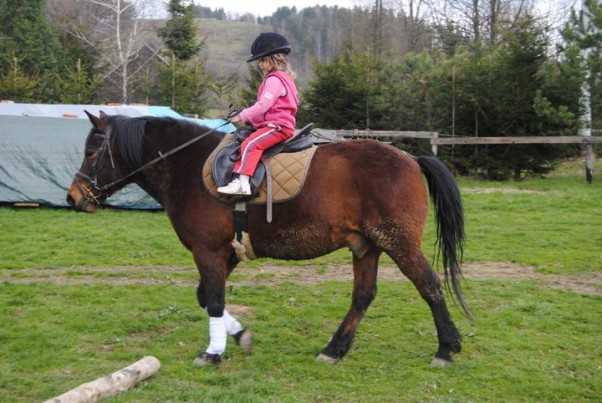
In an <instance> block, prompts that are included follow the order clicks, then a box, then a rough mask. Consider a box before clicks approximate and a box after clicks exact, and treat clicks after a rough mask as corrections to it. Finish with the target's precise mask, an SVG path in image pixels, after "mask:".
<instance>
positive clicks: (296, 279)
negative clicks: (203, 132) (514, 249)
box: [0, 262, 602, 295]
mask: <svg viewBox="0 0 602 403" xmlns="http://www.w3.org/2000/svg"><path fill="white" fill-rule="evenodd" d="M462 270H463V273H464V277H465V278H467V279H473V280H491V279H498V280H523V279H534V280H539V281H541V282H542V284H543V285H544V286H546V287H551V288H557V289H563V290H570V291H574V292H578V293H581V294H587V295H602V272H599V273H588V274H572V275H556V274H543V273H538V272H536V271H535V268H533V267H530V266H523V265H518V264H514V263H508V262H479V263H470V264H465V265H464V266H463V268H462ZM121 272H123V276H120V275H119V274H120V273H121ZM126 276H127V277H126ZM378 278H379V280H381V281H382V280H385V281H407V279H406V278H405V277H404V276H403V275H402V274H401V272H400V271H399V270H398V269H397V267H396V266H392V265H381V266H380V267H379V273H378ZM352 280H353V270H352V267H351V265H330V266H328V267H322V266H311V265H309V266H277V265H271V264H264V265H262V266H261V267H260V268H244V267H241V268H237V269H236V270H234V272H233V274H232V277H231V279H230V280H229V281H228V285H253V284H263V285H274V284H281V283H283V282H291V283H294V284H299V285H312V284H317V283H322V282H326V281H349V282H351V281H352ZM197 281H198V280H197V277H196V270H195V269H194V268H192V267H184V266H143V267H141V266H127V267H77V268H63V269H23V270H1V271H0V282H8V283H20V284H29V283H50V284H111V285H127V284H148V285H175V286H182V287H196V285H197Z"/></svg>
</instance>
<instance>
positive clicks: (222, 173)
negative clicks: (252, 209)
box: [211, 123, 313, 198]
mask: <svg viewBox="0 0 602 403" xmlns="http://www.w3.org/2000/svg"><path fill="white" fill-rule="evenodd" d="M312 128H313V124H311V123H310V124H308V125H307V126H305V127H304V128H302V129H301V130H300V131H299V132H298V133H296V134H295V135H294V136H293V137H291V138H290V139H288V140H286V141H283V142H281V143H278V144H276V145H274V146H273V147H270V148H268V149H267V150H265V151H264V152H263V155H262V157H261V161H260V162H259V164H258V165H257V168H256V169H255V174H254V175H253V177H252V178H251V179H250V183H251V192H252V194H251V198H254V197H257V195H258V194H259V189H260V188H261V183H262V182H263V180H264V179H265V177H266V172H267V173H269V171H270V166H269V163H268V161H270V159H271V158H272V157H273V156H274V155H276V154H279V153H294V152H298V151H303V150H305V149H307V148H310V147H311V146H313V139H312V133H311V129H312ZM255 130H256V129H255V128H253V127H249V126H243V127H241V128H239V129H237V130H236V132H235V133H234V137H233V139H232V142H231V143H230V144H227V145H226V146H224V147H222V148H221V149H220V150H219V151H218V152H217V154H216V155H215V159H214V160H213V165H212V167H211V168H212V169H211V171H212V175H213V180H214V181H215V184H216V185H217V187H220V186H225V185H227V184H228V183H230V181H231V180H232V169H233V168H234V164H235V163H236V161H237V160H238V159H239V158H240V146H241V144H242V142H243V141H244V140H245V139H246V138H247V137H249V136H250V135H251V133H253V132H254V131H255ZM268 185H269V184H268ZM247 197H248V196H247Z"/></svg>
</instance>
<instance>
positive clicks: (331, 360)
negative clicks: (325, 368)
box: [316, 353, 339, 365]
mask: <svg viewBox="0 0 602 403" xmlns="http://www.w3.org/2000/svg"><path fill="white" fill-rule="evenodd" d="M316 361H317V362H323V363H325V364H330V365H334V364H336V363H337V362H339V359H338V358H332V357H329V356H327V355H326V354H324V353H320V354H318V356H317V357H316Z"/></svg>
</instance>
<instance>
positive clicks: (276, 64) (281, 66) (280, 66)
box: [261, 53, 297, 80]
mask: <svg viewBox="0 0 602 403" xmlns="http://www.w3.org/2000/svg"><path fill="white" fill-rule="evenodd" d="M261 59H262V60H264V61H266V62H267V63H268V66H269V72H270V73H271V72H273V71H284V72H285V73H286V74H288V75H289V76H290V77H291V78H292V79H293V80H294V79H296V78H297V75H296V74H295V72H294V71H293V69H292V68H291V65H290V63H289V61H288V57H287V56H286V54H284V53H273V54H271V55H269V56H264V57H262V58H261Z"/></svg>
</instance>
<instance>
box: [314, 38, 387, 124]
mask: <svg viewBox="0 0 602 403" xmlns="http://www.w3.org/2000/svg"><path fill="white" fill-rule="evenodd" d="M381 64H382V63H381V62H380V61H378V60H375V59H374V58H372V57H371V56H370V55H369V54H367V53H360V52H355V51H354V50H353V49H352V46H351V44H349V43H348V44H347V45H346V46H345V47H344V48H343V49H342V51H341V52H340V53H339V55H338V56H337V57H335V59H334V60H333V61H332V62H331V63H318V62H316V63H315V64H314V78H313V79H312V80H311V81H310V83H309V85H308V87H307V89H306V90H305V91H304V92H303V99H304V100H305V101H306V102H307V103H306V104H305V105H304V106H303V108H304V111H303V116H308V117H309V118H310V119H311V120H312V121H313V122H314V123H315V124H316V125H317V126H318V127H323V128H333V129H341V128H352V129H355V128H362V129H366V128H370V129H374V130H378V129H381V124H380V121H381V119H382V114H383V112H382V108H381V106H382V105H381V104H379V102H378V100H379V94H378V92H377V90H378V88H381V85H382V84H379V85H378V86H376V85H374V82H375V80H374V79H373V78H372V75H374V74H376V72H377V71H379V70H380V69H381V68H382V65H381ZM371 84H372V85H371Z"/></svg>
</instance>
